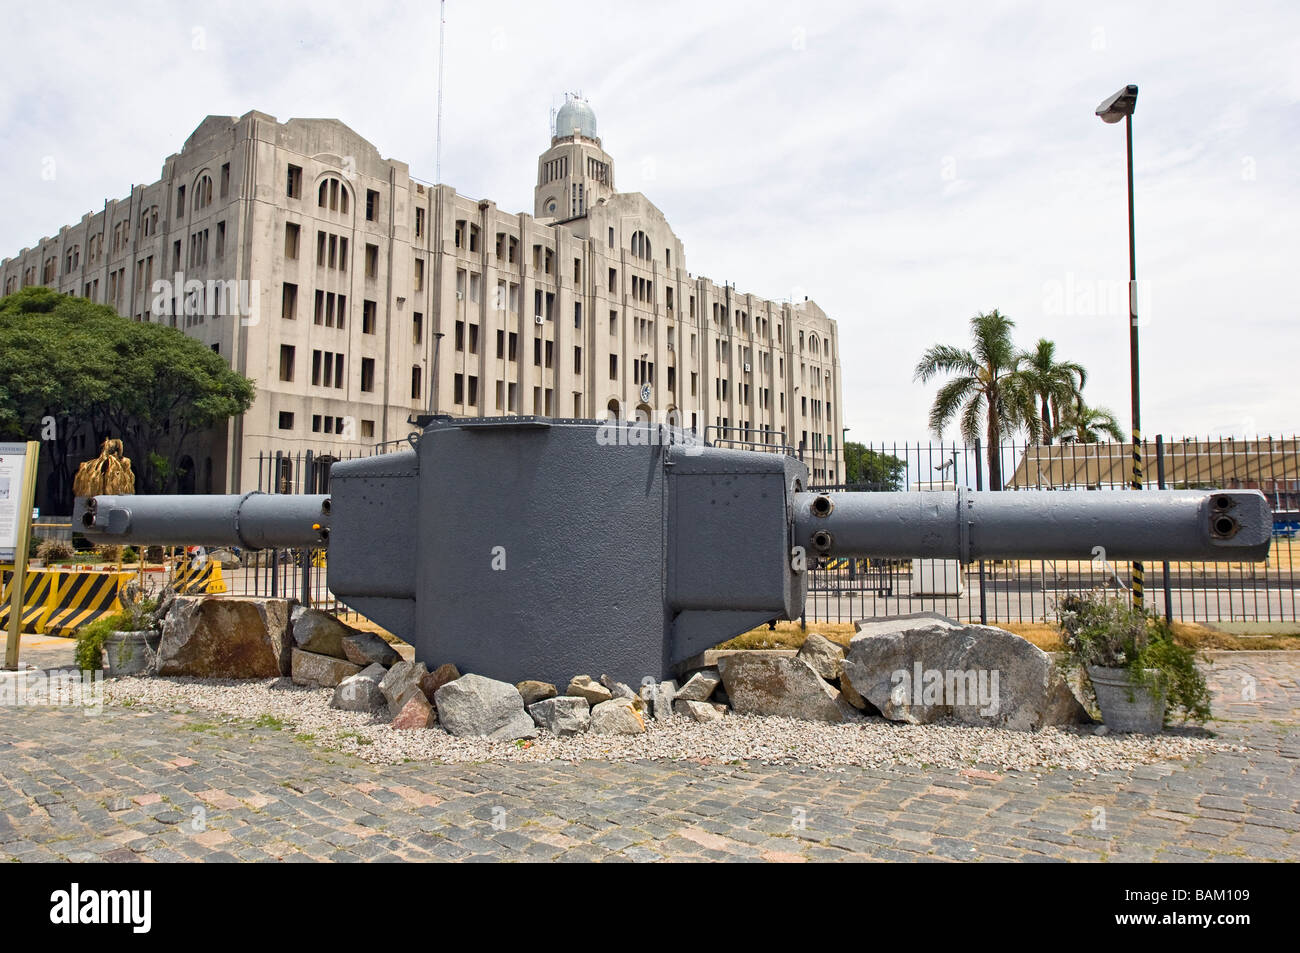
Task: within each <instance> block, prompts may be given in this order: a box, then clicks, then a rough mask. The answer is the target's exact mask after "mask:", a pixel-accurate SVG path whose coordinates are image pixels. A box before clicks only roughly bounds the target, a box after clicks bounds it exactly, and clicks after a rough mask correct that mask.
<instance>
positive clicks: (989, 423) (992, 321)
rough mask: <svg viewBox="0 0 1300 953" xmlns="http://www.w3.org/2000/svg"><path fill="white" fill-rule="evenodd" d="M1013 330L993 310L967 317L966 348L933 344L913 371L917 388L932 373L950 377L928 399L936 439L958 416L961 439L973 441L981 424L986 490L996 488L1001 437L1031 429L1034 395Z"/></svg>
mask: <svg viewBox="0 0 1300 953" xmlns="http://www.w3.org/2000/svg"><path fill="white" fill-rule="evenodd" d="M1015 326H1016V325H1015V322H1014V321H1012V320H1011V319H1010V318H1008V317H1006V316H1005V315H1003V314H1001V313H1000V312H999V311H998V310H997V309H996V308H994V309H993V310H992V311H990V312H988V313H987V314H977V315H975V317H973V318H971V319H970V328H971V341H972V347H971V349H970V350H966V349H963V348H959V347H953V346H951V345H947V344H936V345H934V346H933V347H931V348H930V349H929V350H927V351H926V352H925V355H924V356H923V357H922V358H921V361H920V363H918V364H917V365H916V372H915V379H916V380H918V381H920V382H921V383H922V384H925V383H927V382H929V380H930V379H931V378H932V377H935V376H936V375H938V374H948V375H952V376H951V379H950V380H948V382H947V383H945V384H944V385H943V386H942V387H940V388H939V393H938V394H937V395H936V396H935V398H934V405H933V406H932V407H931V408H930V429H931V430H932V431H934V433H935V435H936V436H942V434H943V428H944V427H946V426H947V425H948V423H949V422H950V421H951V420H952V419H953V418H954V417H959V418H960V427H961V435H962V437H963V438H964V439H965V440H966V441H967V442H968V443H974V442H975V441H976V440H977V439H978V438H979V432H980V423H981V421H982V422H983V424H984V436H985V438H986V439H987V441H988V443H987V452H988V464H989V487H990V488H991V489H994V490H1000V489H1002V462H1001V444H1002V438H1003V437H1004V436H1005V435H1008V434H1012V433H1014V432H1015V431H1016V430H1019V429H1020V428H1021V427H1023V426H1026V425H1027V424H1028V422H1029V421H1034V422H1035V423H1034V425H1035V426H1036V425H1037V424H1036V421H1037V408H1036V407H1035V406H1034V393H1033V391H1032V390H1031V389H1030V387H1029V384H1028V381H1027V380H1026V378H1025V376H1024V373H1023V371H1022V370H1021V365H1022V364H1023V363H1024V357H1023V355H1022V354H1020V353H1019V352H1018V351H1017V350H1016V347H1015V345H1014V344H1012V342H1011V329H1012V328H1014V327H1015Z"/></svg>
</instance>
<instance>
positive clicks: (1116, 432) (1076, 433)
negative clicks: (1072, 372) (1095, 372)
mask: <svg viewBox="0 0 1300 953" xmlns="http://www.w3.org/2000/svg"><path fill="white" fill-rule="evenodd" d="M1059 436H1060V439H1061V443H1100V442H1101V438H1102V437H1109V438H1110V439H1111V440H1115V441H1117V442H1119V443H1123V442H1124V428H1123V427H1121V426H1120V423H1119V419H1118V418H1117V417H1116V416H1115V414H1114V412H1113V411H1110V410H1107V409H1106V408H1105V407H1089V406H1088V405H1087V404H1085V403H1084V402H1083V398H1082V397H1080V398H1078V399H1076V400H1075V401H1074V403H1072V404H1069V405H1067V406H1066V409H1065V412H1064V413H1063V414H1062V416H1061V423H1060V431H1059Z"/></svg>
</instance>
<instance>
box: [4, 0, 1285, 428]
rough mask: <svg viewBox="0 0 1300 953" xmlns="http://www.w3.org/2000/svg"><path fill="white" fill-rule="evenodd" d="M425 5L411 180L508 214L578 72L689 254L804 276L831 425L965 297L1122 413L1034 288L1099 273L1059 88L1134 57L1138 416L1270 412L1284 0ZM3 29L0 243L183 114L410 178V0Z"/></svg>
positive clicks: (1109, 148)
mask: <svg viewBox="0 0 1300 953" xmlns="http://www.w3.org/2000/svg"><path fill="white" fill-rule="evenodd" d="M448 8H449V9H448V33H447V61H446V97H445V103H444V126H443V132H444V144H443V155H442V170H443V175H442V178H443V180H444V181H446V182H448V183H450V184H452V185H454V186H456V188H458V189H459V190H461V191H462V192H464V193H465V194H468V195H472V196H475V197H484V198H492V199H494V200H495V201H497V202H498V203H499V204H500V206H501V207H502V208H506V209H519V210H529V209H530V208H531V205H532V185H533V181H534V177H535V174H536V156H537V154H538V153H539V152H540V151H541V150H542V149H543V148H545V145H546V125H545V124H546V121H547V110H548V109H549V108H550V107H551V106H552V105H554V104H558V103H559V102H560V97H561V94H562V93H563V92H564V91H565V90H567V89H575V88H581V89H582V90H583V92H584V93H585V94H586V95H587V96H588V98H589V99H590V100H591V102H592V105H593V107H594V108H595V110H596V113H597V115H598V117H599V121H600V131H601V135H602V137H603V138H604V142H605V145H606V148H607V149H608V150H609V151H610V153H611V154H612V155H613V156H614V159H615V162H616V174H617V180H618V184H619V187H620V188H622V189H625V190H639V191H644V192H645V193H646V194H647V195H648V196H649V197H650V198H651V200H652V201H654V202H656V203H657V204H658V205H659V206H660V207H661V208H663V210H664V211H665V213H666V214H667V216H668V218H669V221H670V222H671V223H672V225H673V226H674V228H675V229H676V230H677V232H678V234H679V236H680V237H681V238H682V240H683V241H684V242H685V244H686V251H687V265H688V267H689V268H690V269H691V270H692V271H693V272H694V273H696V274H707V275H709V276H710V277H712V278H714V279H715V280H718V281H721V280H724V279H726V280H730V281H733V282H735V283H736V284H737V285H738V286H739V287H740V288H741V289H742V290H752V291H754V292H755V293H758V294H764V295H769V296H772V297H778V298H779V297H785V296H789V295H791V294H793V293H795V291H796V290H797V289H804V290H803V291H800V292H799V293H801V294H802V293H807V294H808V295H810V296H811V297H813V298H814V299H816V300H817V301H818V302H819V303H820V304H821V305H822V306H823V307H824V308H826V310H827V311H828V313H830V314H831V315H832V316H833V317H835V318H837V319H838V320H839V322H840V329H841V330H840V334H841V357H842V360H843V370H844V377H845V394H844V397H845V410H846V423H848V424H849V425H850V426H851V427H852V428H853V436H854V437H855V438H858V439H877V440H882V439H887V440H894V439H915V438H917V437H921V436H924V429H925V416H926V410H927V407H928V402H929V399H930V397H931V394H932V390H933V389H932V388H922V387H921V386H919V385H917V384H914V383H913V382H912V380H911V369H912V367H913V365H914V364H915V362H916V359H917V358H918V356H919V355H920V353H921V351H922V350H923V349H924V348H925V347H926V346H928V345H929V344H932V343H934V342H936V341H940V340H942V341H948V342H953V343H960V342H962V341H963V340H964V339H965V335H966V322H967V320H968V319H969V318H970V316H971V315H973V314H974V313H975V312H976V311H980V310H988V309H990V308H993V307H998V308H1000V309H1001V310H1003V311H1004V312H1005V313H1008V314H1010V315H1011V316H1012V317H1013V318H1014V319H1015V320H1016V321H1017V324H1018V327H1019V330H1020V332H1021V335H1022V340H1023V343H1024V344H1025V345H1026V346H1028V345H1030V344H1031V343H1032V342H1033V340H1035V339H1036V338H1037V337H1039V336H1046V337H1050V338H1053V339H1054V340H1056V341H1057V342H1058V349H1059V350H1060V352H1062V354H1063V355H1065V356H1068V357H1070V358H1073V359H1076V360H1079V361H1081V362H1082V363H1084V364H1085V365H1086V366H1088V368H1089V369H1090V371H1091V372H1092V381H1091V383H1090V385H1089V396H1090V398H1091V399H1092V400H1093V401H1094V402H1097V403H1101V404H1105V405H1107V406H1110V407H1111V408H1112V409H1114V410H1115V411H1116V412H1117V413H1118V415H1119V416H1120V417H1121V418H1126V417H1127V411H1128V340H1127V329H1126V322H1127V316H1126V315H1122V314H1120V315H1115V314H1099V315H1093V316H1077V315H1073V316H1072V315H1060V314H1048V313H1045V311H1046V309H1045V307H1044V300H1045V294H1046V291H1045V289H1047V288H1048V287H1049V286H1051V285H1052V283H1054V282H1056V283H1064V282H1065V281H1066V279H1067V276H1072V277H1073V278H1074V279H1076V280H1079V281H1084V282H1093V283H1104V282H1111V281H1117V280H1118V281H1122V280H1124V279H1125V278H1126V277H1127V245H1126V218H1125V215H1126V212H1125V197H1124V189H1125V171H1124V134H1123V127H1122V126H1105V125H1103V124H1102V123H1101V122H1100V121H1098V120H1097V119H1096V118H1095V117H1094V116H1093V115H1092V110H1093V108H1094V107H1095V106H1096V104H1097V103H1098V102H1100V101H1101V99H1102V98H1103V97H1104V96H1105V95H1107V94H1108V93H1110V92H1112V91H1114V90H1115V89H1117V88H1119V87H1120V86H1121V85H1123V84H1124V83H1125V82H1137V83H1139V84H1140V86H1141V90H1142V91H1141V94H1140V96H1139V101H1138V110H1137V114H1136V116H1135V120H1134V149H1135V167H1136V188H1137V236H1138V265H1139V274H1140V276H1142V277H1143V278H1145V279H1148V280H1149V281H1150V284H1151V289H1152V292H1151V293H1152V299H1151V301H1152V308H1151V314H1150V315H1149V318H1150V322H1149V324H1147V325H1146V326H1144V328H1143V332H1142V334H1143V338H1142V381H1143V417H1144V425H1145V426H1144V430H1145V431H1146V432H1148V433H1155V432H1158V431H1163V432H1166V433H1171V434H1182V433H1198V432H1205V431H1207V430H1211V429H1216V428H1218V429H1222V428H1223V427H1224V426H1225V425H1227V424H1230V422H1231V421H1233V420H1245V419H1251V420H1253V422H1254V424H1255V426H1256V427H1257V428H1258V429H1259V430H1260V431H1261V432H1269V431H1273V432H1280V431H1282V430H1284V429H1291V428H1294V426H1295V423H1296V412H1295V408H1296V407H1297V406H1298V405H1300V384H1297V378H1296V375H1295V374H1294V373H1293V372H1291V371H1289V370H1288V366H1287V361H1288V357H1287V355H1288V354H1289V353H1290V352H1291V351H1292V350H1293V349H1294V342H1295V340H1296V337H1297V335H1296V332H1295V330H1294V328H1295V326H1296V318H1297V314H1296V308H1297V306H1296V296H1295V294H1294V293H1293V291H1292V287H1291V285H1292V282H1291V279H1289V278H1288V277H1287V276H1288V275H1289V274H1290V273H1291V272H1293V271H1294V269H1295V262H1296V261H1297V260H1298V259H1300V255H1298V254H1297V253H1298V252H1300V234H1298V229H1300V227H1298V226H1297V224H1296V221H1295V214H1294V210H1295V209H1296V208H1297V207H1298V203H1297V199H1300V195H1298V194H1297V193H1298V192H1300V188H1298V185H1297V180H1296V177H1295V168H1296V165H1297V146H1298V145H1300V142H1298V139H1300V130H1298V129H1297V124H1296V122H1295V118H1294V116H1295V103H1296V100H1297V99H1298V98H1300V78H1298V76H1300V72H1298V68H1297V65H1296V64H1297V63H1300V40H1297V39H1296V38H1297V37H1300V11H1297V10H1296V9H1295V8H1294V7H1292V6H1289V5H1287V4H1285V3H1253V4H1237V5H1234V6H1233V7H1231V8H1223V9H1221V8H1220V7H1218V6H1217V5H1214V4H1209V3H1179V4H1170V5H1152V6H1135V5H1131V4H1101V5H1091V6H1089V7H1087V8H1068V9H1067V8H1062V7H1059V6H1055V7H1042V6H1041V5H1035V4H1029V3H1023V4H1022V3H1005V2H1003V3H987V4H979V5H970V6H967V7H954V6H952V5H943V6H933V7H930V6H927V5H921V4H911V3H896V4H869V5H865V6H862V7H856V6H854V7H850V6H846V5H839V4H829V3H827V4H815V3H799V2H785V3H745V4H740V3H731V4H698V3H694V4H691V3H658V4H638V5H635V6H626V7H625V6H623V5H607V6H606V7H603V8H601V9H600V11H599V15H592V13H591V11H587V10H585V9H581V8H565V7H558V6H555V5H544V4H536V3H474V4H470V3H468V2H464V0H453V2H450V3H449V4H448ZM6 22H7V26H8V27H9V29H10V36H11V37H12V38H13V42H11V44H10V45H9V49H8V51H7V55H6V58H5V60H4V61H3V62H2V63H0V135H2V136H3V141H4V142H5V143H6V147H7V148H6V149H5V150H4V151H3V153H0V183H3V185H2V186H0V188H3V192H2V193H0V194H2V196H3V199H4V206H3V207H4V208H5V209H6V213H7V214H6V215H5V216H4V217H3V219H0V254H12V253H14V252H16V251H17V250H18V249H19V248H21V247H24V246H27V245H30V244H32V243H33V242H35V241H36V240H37V239H39V238H40V237H41V236H42V235H47V234H51V233H52V232H53V231H55V230H56V229H57V228H58V227H59V226H60V225H62V224H67V223H71V222H74V221H76V220H78V219H79V218H80V216H81V215H82V214H83V213H84V212H86V211H90V210H92V209H96V208H99V207H100V206H101V204H102V202H103V200H104V198H105V197H120V196H123V195H125V194H126V192H127V189H128V187H129V186H130V184H131V183H132V182H147V181H152V180H153V179H155V178H156V177H157V174H158V170H159V168H160V166H161V163H162V161H163V159H164V158H165V157H166V156H167V155H168V154H170V153H172V152H176V151H178V150H179V149H180V147H181V145H182V144H183V142H184V140H185V137H186V136H187V135H188V134H189V133H190V131H192V130H193V128H194V127H195V126H197V125H198V123H199V122H200V121H201V120H202V118H203V117H204V116H205V115H207V114H210V113H216V114H231V115H238V114H240V113H243V112H245V111H247V110H249V109H260V110H263V111H265V112H269V113H271V114H273V115H275V116H277V117H278V118H280V119H281V120H284V119H288V118H290V117H293V116H333V117H337V118H338V119H340V120H342V121H344V122H346V123H348V124H349V125H351V126H352V127H353V128H355V129H356V130H357V131H358V132H359V133H360V134H361V135H363V136H365V137H367V138H368V139H370V140H371V141H372V142H374V143H375V145H376V146H377V147H378V148H379V150H380V152H381V153H382V154H383V155H385V156H391V157H394V158H399V159H402V160H404V161H406V162H408V163H409V164H410V166H411V171H412V174H414V175H415V176H417V177H419V178H422V179H426V180H431V179H433V177H434V153H435V150H434V110H435V100H436V80H437V5H436V4H433V3H419V4H417V3H395V2H391V3H367V4H364V5H363V4H357V3H348V4H339V3H326V2H317V3H310V4H309V3H305V2H290V3H284V4H265V3H252V2H245V0H239V2H233V3H230V4H227V5H226V6H225V7H223V8H222V9H221V10H220V11H215V10H213V9H211V6H210V5H198V4H195V5H192V6H191V7H189V8H186V7H184V6H180V5H175V4H163V3H139V4H135V5H134V6H133V5H131V4H125V3H124V4H116V5H112V6H104V5H102V4H98V3H89V2H82V3H67V4H63V5H61V7H60V8H59V13H58V15H57V16H56V15H51V12H50V9H49V8H34V7H31V5H28V6H26V7H19V8H16V9H15V10H14V11H12V12H10V13H8V14H7V15H6ZM49 158H52V159H53V160H54V162H55V168H56V170H57V174H56V176H55V178H54V179H53V181H47V180H46V179H43V178H42V175H41V173H42V168H43V163H45V162H46V161H47V160H48V159H49Z"/></svg>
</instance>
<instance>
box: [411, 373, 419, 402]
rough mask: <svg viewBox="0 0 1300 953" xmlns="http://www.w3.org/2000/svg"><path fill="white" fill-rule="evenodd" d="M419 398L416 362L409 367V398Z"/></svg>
mask: <svg viewBox="0 0 1300 953" xmlns="http://www.w3.org/2000/svg"><path fill="white" fill-rule="evenodd" d="M419 399H420V366H419V365H418V364H416V365H412V367H411V400H419Z"/></svg>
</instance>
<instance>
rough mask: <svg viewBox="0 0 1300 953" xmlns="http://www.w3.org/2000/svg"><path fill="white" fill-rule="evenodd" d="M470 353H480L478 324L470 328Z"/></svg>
mask: <svg viewBox="0 0 1300 953" xmlns="http://www.w3.org/2000/svg"><path fill="white" fill-rule="evenodd" d="M469 352H470V353H471V354H477V353H478V325H477V324H471V325H470V326H469Z"/></svg>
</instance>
